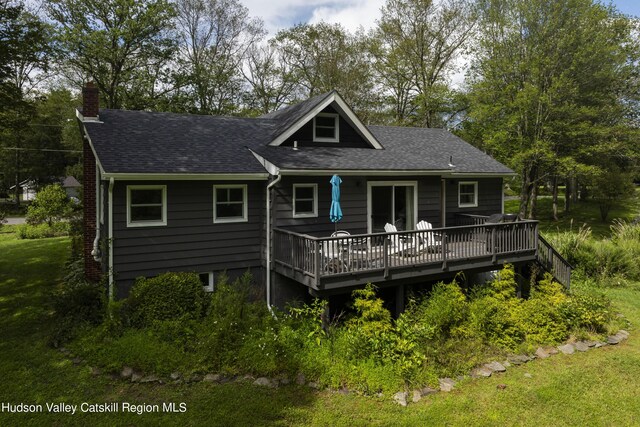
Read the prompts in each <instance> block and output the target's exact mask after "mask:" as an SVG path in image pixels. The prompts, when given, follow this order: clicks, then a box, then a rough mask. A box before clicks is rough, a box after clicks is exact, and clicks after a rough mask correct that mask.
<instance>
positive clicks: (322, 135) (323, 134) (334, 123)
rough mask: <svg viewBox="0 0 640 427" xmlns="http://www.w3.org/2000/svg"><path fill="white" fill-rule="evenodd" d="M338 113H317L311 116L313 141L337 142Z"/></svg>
mask: <svg viewBox="0 0 640 427" xmlns="http://www.w3.org/2000/svg"><path fill="white" fill-rule="evenodd" d="M339 117H340V116H339V115H337V114H330V113H319V114H318V115H317V116H315V117H314V118H313V140H314V141H315V142H338V141H339V140H340V127H339V124H340V120H339Z"/></svg>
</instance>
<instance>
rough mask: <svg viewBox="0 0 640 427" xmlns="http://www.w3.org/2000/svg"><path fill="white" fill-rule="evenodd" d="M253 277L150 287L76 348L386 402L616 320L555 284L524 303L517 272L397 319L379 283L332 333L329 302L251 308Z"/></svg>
mask: <svg viewBox="0 0 640 427" xmlns="http://www.w3.org/2000/svg"><path fill="white" fill-rule="evenodd" d="M250 280H251V278H250V276H249V275H245V276H243V277H242V278H239V279H238V280H236V281H234V282H233V283H229V282H228V280H227V279H226V278H225V277H222V278H221V280H219V282H218V283H217V284H216V291H215V292H214V293H212V294H204V293H203V292H202V287H201V285H200V283H199V281H198V280H197V276H196V275H195V274H189V273H167V274H164V275H160V276H157V277H155V278H153V279H140V280H138V281H137V282H136V285H135V286H134V288H133V290H132V293H131V296H130V297H129V298H128V299H125V300H122V301H120V302H118V303H115V304H112V306H111V310H110V312H109V316H107V318H106V320H105V321H104V322H103V323H102V324H101V325H100V326H98V327H95V326H94V325H95V321H94V319H86V320H85V321H84V322H80V323H81V324H82V325H83V326H82V327H80V334H79V338H77V339H76V340H75V341H73V342H72V343H70V344H69V346H70V347H72V349H73V350H74V352H75V353H77V354H80V355H82V357H83V358H85V359H87V360H88V361H89V362H90V363H93V364H97V365H99V366H102V367H104V368H107V369H109V370H112V371H114V372H118V371H119V370H121V369H122V368H123V367H124V366H130V367H132V368H133V369H135V370H138V371H141V372H145V373H153V374H158V375H165V376H168V375H169V374H171V373H173V372H176V371H177V372H181V373H182V374H186V375H191V374H194V373H195V374H198V373H199V374H204V373H211V372H215V373H221V374H225V375H244V374H252V375H256V376H261V375H266V376H275V377H278V376H280V377H287V378H293V377H295V376H296V375H298V374H300V373H302V374H303V375H304V376H305V377H306V378H307V379H311V380H314V381H316V382H318V383H319V384H321V385H325V386H330V387H334V388H340V387H347V388H349V389H351V390H358V391H360V392H363V393H367V394H374V393H378V392H384V393H392V392H394V391H397V390H398V388H399V387H404V386H405V385H410V384H418V385H420V384H422V385H424V384H435V383H436V382H437V378H438V377H442V376H454V375H460V374H465V373H468V372H469V371H470V370H471V369H472V368H473V367H474V366H477V365H478V364H480V363H483V362H486V361H488V359H489V358H491V357H495V356H499V355H506V354H507V353H510V352H515V351H531V350H532V349H534V348H535V347H537V346H538V345H542V344H554V343H559V342H562V341H564V340H566V339H567V338H569V337H570V336H576V337H585V336H594V335H596V334H600V333H605V332H606V331H607V329H608V328H609V326H610V325H611V322H612V321H614V319H613V318H612V314H611V313H612V311H611V308H610V306H609V303H608V301H607V300H606V299H604V297H602V296H601V295H598V294H593V293H592V292H574V293H572V294H569V295H567V294H565V292H564V290H563V288H562V287H561V286H560V285H558V284H557V283H555V282H553V281H552V280H551V278H550V277H548V276H547V277H545V278H544V279H543V280H541V281H539V282H537V283H536V284H535V285H534V286H533V289H532V292H531V296H530V298H528V299H521V298H518V297H517V296H516V282H515V275H514V271H513V268H512V267H510V266H507V267H505V269H503V270H502V271H501V272H500V274H499V275H498V277H497V278H496V279H495V280H493V281H491V282H489V283H487V284H486V285H483V286H480V287H477V288H475V289H473V290H472V291H469V292H465V291H464V290H463V289H462V288H461V287H460V286H458V284H457V283H456V282H452V283H440V284H438V285H436V286H435V287H434V288H433V289H432V291H431V292H430V293H429V294H427V295H415V296H413V297H412V299H411V301H410V303H409V306H408V309H407V310H406V311H405V313H403V314H402V315H401V316H399V318H398V319H396V320H393V319H392V317H391V314H390V313H389V311H387V310H386V309H385V308H384V306H383V303H382V300H381V299H379V298H378V296H377V294H376V289H375V287H374V286H373V285H368V286H367V287H365V288H363V289H359V290H356V291H354V292H353V295H352V298H353V299H352V309H353V310H352V311H353V312H352V313H351V314H350V315H348V316H346V315H345V316H344V318H342V319H339V320H337V321H335V322H332V323H330V324H329V325H327V324H326V322H325V323H323V317H322V316H323V313H324V311H325V310H324V308H325V307H324V304H323V303H322V302H321V301H315V302H314V303H312V304H311V305H305V306H302V307H299V308H291V309H290V310H288V311H287V312H286V313H283V312H279V313H276V315H275V316H272V315H271V314H270V313H269V311H268V310H267V309H266V307H265V305H264V303H263V302H251V301H250V300H249V298H248V295H247V292H248V289H249V286H248V283H249V282H250ZM88 301H92V300H91V299H90V298H89V299H88Z"/></svg>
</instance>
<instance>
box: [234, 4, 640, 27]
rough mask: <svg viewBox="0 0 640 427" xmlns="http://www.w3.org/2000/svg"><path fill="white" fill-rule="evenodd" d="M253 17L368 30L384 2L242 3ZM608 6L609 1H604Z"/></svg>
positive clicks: (636, 10) (274, 23)
mask: <svg viewBox="0 0 640 427" xmlns="http://www.w3.org/2000/svg"><path fill="white" fill-rule="evenodd" d="M240 1H241V2H242V3H243V4H244V5H245V6H247V7H248V8H249V13H250V15H251V16H255V17H258V18H261V19H262V20H263V21H264V23H265V27H266V29H267V31H269V34H270V35H275V33H276V32H277V31H278V30H280V29H283V28H289V27H291V26H292V25H295V24H299V23H306V22H308V23H316V22H319V21H325V22H331V23H340V24H342V25H343V26H344V27H345V28H347V29H348V30H350V31H356V30H357V29H358V28H359V27H360V26H362V27H363V28H364V29H369V28H371V27H373V26H374V24H375V21H376V19H378V18H379V17H380V8H381V7H382V6H383V5H384V3H385V1H384V0H240ZM604 2H605V3H606V2H608V0H604ZM612 3H613V4H614V5H615V6H616V7H617V8H618V10H620V11H621V12H623V13H625V14H629V15H635V16H640V0H613V1H612Z"/></svg>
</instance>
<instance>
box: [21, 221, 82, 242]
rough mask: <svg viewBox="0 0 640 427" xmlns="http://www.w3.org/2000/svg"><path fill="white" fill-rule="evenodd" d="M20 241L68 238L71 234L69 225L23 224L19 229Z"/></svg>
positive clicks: (58, 223) (63, 223)
mask: <svg viewBox="0 0 640 427" xmlns="http://www.w3.org/2000/svg"><path fill="white" fill-rule="evenodd" d="M17 234H18V238H20V239H44V238H48V237H59V236H66V235H68V234H69V223H67V222H54V223H52V224H51V225H48V224H37V225H31V224H21V225H19V226H18V228H17Z"/></svg>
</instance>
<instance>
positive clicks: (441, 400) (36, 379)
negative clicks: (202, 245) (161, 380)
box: [0, 228, 640, 426]
mask: <svg viewBox="0 0 640 427" xmlns="http://www.w3.org/2000/svg"><path fill="white" fill-rule="evenodd" d="M4 231H6V232H0V378H2V380H1V382H0V384H1V387H0V404H1V403H2V402H5V403H11V404H18V403H29V404H36V403H39V404H42V405H44V404H45V403H47V402H52V403H57V402H66V403H70V404H73V405H80V404H82V403H83V402H88V403H103V402H131V403H136V404H141V403H147V404H160V405H162V403H163V402H176V403H180V402H184V403H186V407H187V411H186V412H185V413H175V414H171V413H159V414H158V413H153V414H149V413H147V414H142V415H138V414H135V413H117V414H91V413H84V414H82V413H81V414H78V413H76V414H75V415H71V414H55V413H39V414H11V413H6V412H5V413H0V425H3V426H4V425H37V426H41V425H109V426H111V425H153V424H159V423H162V424H167V425H221V426H234V425H238V426H245V425H247V426H248V425H251V426H253V425H304V426H307V425H312V426H328V425H339V426H369V425H381V426H395V425H398V426H405V425H465V426H470V425H473V426H476V425H496V426H503V425H531V426H540V425H543V426H544V425H596V426H597V425H602V426H605V425H607V426H609V425H616V426H624V425H637V424H638V423H639V422H640V405H639V404H638V402H640V381H638V378H640V334H639V333H638V332H637V331H636V330H634V329H633V325H638V324H640V284H637V285H636V286H634V287H628V288H622V289H613V290H608V291H607V293H608V294H609V295H610V297H611V298H612V299H613V300H614V302H615V304H616V305H617V306H618V308H619V310H620V311H621V312H622V313H624V314H625V315H626V316H627V318H628V319H629V321H630V322H631V324H632V327H631V328H630V330H631V337H630V339H629V340H628V341H625V342H624V343H623V344H622V345H619V346H617V347H606V348H603V349H599V350H593V351H590V352H588V353H580V354H575V355H572V356H562V355H559V356H554V357H552V358H550V359H547V360H539V361H535V362H533V363H530V364H528V365H526V366H523V367H519V368H512V369H510V370H509V371H508V372H507V373H506V374H503V375H498V376H495V377H493V378H489V379H480V380H465V381H463V382H462V383H461V384H460V385H459V387H458V388H457V389H456V390H455V391H454V392H452V393H450V394H444V393H441V394H438V395H435V396H432V397H430V398H425V399H423V400H422V401H421V402H419V403H417V404H413V405H410V406H409V407H407V408H401V407H399V406H397V405H395V404H393V403H391V402H390V398H389V397H387V398H384V399H378V398H367V397H360V396H354V395H340V394H337V393H331V392H327V391H324V392H314V391H311V390H310V389H308V388H301V387H297V386H288V387H281V388H280V389H277V390H271V389H263V388H257V387H253V386H250V385H243V384H226V385H215V384H204V383H199V384H194V385H157V384H153V385H151V384H130V383H125V382H123V381H121V380H119V379H111V378H109V377H108V376H105V375H99V376H97V377H94V376H92V375H91V372H90V368H89V367H88V366H86V365H84V364H81V365H79V366H74V365H73V363H71V361H70V360H68V359H67V358H65V357H63V355H62V354H61V353H60V352H59V351H57V350H55V349H52V348H49V347H48V346H47V345H46V341H47V334H48V330H49V328H50V322H51V318H50V310H49V309H48V298H49V294H50V292H51V291H52V290H53V289H54V288H55V286H56V285H57V284H58V283H59V281H60V277H61V274H62V266H63V264H64V260H65V258H66V254H67V253H68V245H69V240H68V239H67V238H53V239H43V240H34V241H20V240H16V239H15V238H13V237H12V235H11V234H9V233H7V232H8V231H11V229H10V228H9V229H7V228H5V229H4ZM525 373H530V374H531V375H532V378H526V377H525V376H524V374H525ZM501 383H502V384H506V385H507V388H506V389H505V390H498V389H497V388H496V386H497V385H498V384H501Z"/></svg>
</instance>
